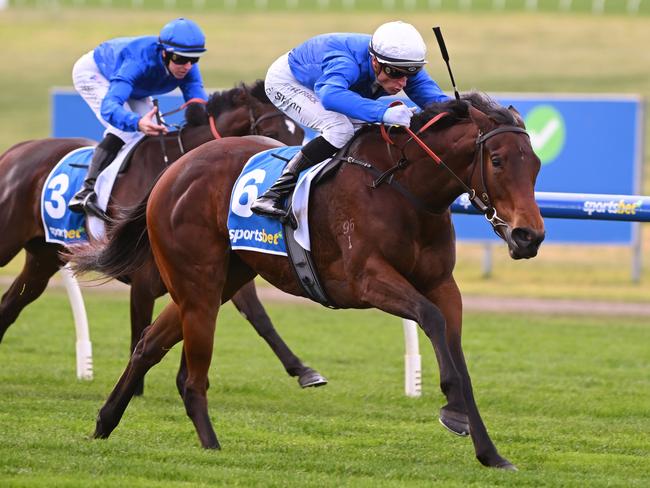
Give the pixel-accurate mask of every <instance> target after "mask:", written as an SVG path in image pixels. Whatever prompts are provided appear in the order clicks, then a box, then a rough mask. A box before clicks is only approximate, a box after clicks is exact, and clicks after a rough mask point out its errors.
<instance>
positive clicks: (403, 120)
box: [383, 105, 417, 127]
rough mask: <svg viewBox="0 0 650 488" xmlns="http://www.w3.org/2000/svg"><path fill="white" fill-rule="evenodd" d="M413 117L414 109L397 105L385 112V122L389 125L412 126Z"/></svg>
mask: <svg viewBox="0 0 650 488" xmlns="http://www.w3.org/2000/svg"><path fill="white" fill-rule="evenodd" d="M416 110H417V109H416ZM411 117H413V109H411V108H409V107H407V106H406V105H395V106H394V107H388V109H387V110H386V111H385V112H384V116H383V121H384V123H385V124H388V125H402V126H404V127H408V126H409V125H411Z"/></svg>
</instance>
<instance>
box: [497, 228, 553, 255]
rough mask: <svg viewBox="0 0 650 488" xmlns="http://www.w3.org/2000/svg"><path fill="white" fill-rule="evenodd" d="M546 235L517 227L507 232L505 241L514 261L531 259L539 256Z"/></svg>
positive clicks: (542, 232)
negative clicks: (538, 252)
mask: <svg viewBox="0 0 650 488" xmlns="http://www.w3.org/2000/svg"><path fill="white" fill-rule="evenodd" d="M545 236H546V233H545V232H544V231H541V232H540V231H536V230H534V229H531V228H528V227H515V228H514V229H508V230H507V231H506V236H505V237H504V238H505V241H506V242H507V243H508V250H509V251H510V257H511V258H512V259H530V258H534V257H535V256H537V251H538V249H539V246H540V245H541V244H542V241H543V240H544V237H545Z"/></svg>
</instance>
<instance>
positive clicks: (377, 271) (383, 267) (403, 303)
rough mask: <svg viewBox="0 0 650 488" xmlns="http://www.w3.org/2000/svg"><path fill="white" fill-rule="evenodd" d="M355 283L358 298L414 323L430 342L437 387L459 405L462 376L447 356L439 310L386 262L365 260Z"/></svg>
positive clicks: (451, 401) (443, 327)
mask: <svg viewBox="0 0 650 488" xmlns="http://www.w3.org/2000/svg"><path fill="white" fill-rule="evenodd" d="M366 270H367V271H368V272H366V274H365V276H364V278H363V279H362V280H361V282H359V285H358V289H359V290H360V298H361V299H362V300H364V301H365V302H367V303H369V304H371V305H372V306H374V307H376V308H379V309H380V310H384V311H385V312H388V313H390V314H393V315H397V316H398V317H402V318H406V319H411V320H413V321H415V322H417V323H418V324H419V325H420V327H421V328H422V330H424V332H425V334H426V335H427V337H428V338H429V340H430V341H431V344H432V345H433V349H434V351H435V354H436V359H437V360H438V367H439V369H440V387H441V388H442V391H443V392H444V394H445V395H446V396H447V398H448V399H449V401H450V403H452V404H454V405H462V404H463V403H464V399H463V385H462V378H461V376H460V374H459V373H458V371H457V370H456V367H455V366H454V362H453V360H452V358H451V354H450V352H449V347H448V345H447V340H446V337H445V317H444V316H443V314H442V312H441V311H440V309H439V308H438V307H437V306H435V305H434V304H433V303H431V301H430V300H428V299H427V298H425V297H424V296H423V295H422V294H420V293H419V292H418V291H417V290H416V289H415V288H413V286H412V285H411V284H410V283H409V282H408V281H407V280H406V279H405V278H404V277H403V276H402V275H401V274H399V273H398V272H397V271H396V270H395V269H393V268H392V267H391V266H390V265H387V264H385V263H384V262H383V261H374V262H373V260H372V258H371V259H369V260H368V261H367V262H366Z"/></svg>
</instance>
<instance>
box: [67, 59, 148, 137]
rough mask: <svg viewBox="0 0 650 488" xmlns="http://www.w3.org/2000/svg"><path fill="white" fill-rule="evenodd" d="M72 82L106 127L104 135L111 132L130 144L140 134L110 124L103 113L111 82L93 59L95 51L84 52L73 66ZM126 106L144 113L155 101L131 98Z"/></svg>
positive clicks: (136, 111)
mask: <svg viewBox="0 0 650 488" xmlns="http://www.w3.org/2000/svg"><path fill="white" fill-rule="evenodd" d="M72 83H73V85H74V87H75V90H77V92H78V93H79V95H81V97H82V98H83V99H84V100H85V102H86V103H87V104H88V106H89V107H90V109H91V110H92V111H93V113H94V114H95V116H96V117H97V120H99V121H100V122H101V124H102V125H103V126H104V127H105V128H106V130H105V131H104V135H106V134H108V133H111V134H115V135H116V136H117V137H119V138H120V139H122V140H123V141H124V142H125V143H126V144H129V142H131V140H132V139H135V138H137V137H139V136H140V134H139V133H138V132H126V131H123V130H120V129H118V128H117V127H113V126H112V125H110V124H109V123H108V122H106V120H104V118H103V117H102V114H101V107H102V101H103V100H104V97H105V96H106V93H107V92H108V88H109V86H110V82H109V81H108V80H107V79H106V78H105V77H104V75H102V74H101V72H100V71H99V68H97V64H96V63H95V60H94V59H93V52H92V51H90V52H89V53H86V54H84V55H83V56H81V58H79V60H78V61H77V62H76V63H75V65H74V67H73V68H72ZM124 108H125V109H126V110H130V111H132V112H135V113H138V114H140V115H144V114H146V113H147V112H149V111H150V110H151V109H152V108H153V101H152V99H151V97H147V98H143V99H140V100H136V99H134V98H131V99H129V100H128V101H127V102H126V103H125V104H124Z"/></svg>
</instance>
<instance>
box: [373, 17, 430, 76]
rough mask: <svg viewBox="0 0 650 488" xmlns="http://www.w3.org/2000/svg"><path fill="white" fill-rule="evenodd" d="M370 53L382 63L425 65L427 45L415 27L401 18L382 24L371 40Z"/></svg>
mask: <svg viewBox="0 0 650 488" xmlns="http://www.w3.org/2000/svg"><path fill="white" fill-rule="evenodd" d="M369 50H370V54H372V55H373V56H375V57H376V58H377V61H379V62H380V63H382V64H390V65H392V66H424V65H425V64H426V63H427V62H426V60H425V59H424V58H425V56H426V54H427V46H426V44H425V43H424V39H422V36H421V35H420V33H419V32H418V31H417V29H416V28H415V27H413V26H412V25H411V24H407V23H406V22H402V21H400V20H398V21H396V22H387V23H385V24H382V25H380V26H379V27H378V28H377V30H376V31H375V33H374V34H373V35H372V39H371V40H370V47H369Z"/></svg>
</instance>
